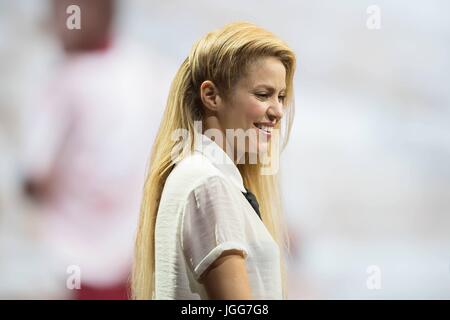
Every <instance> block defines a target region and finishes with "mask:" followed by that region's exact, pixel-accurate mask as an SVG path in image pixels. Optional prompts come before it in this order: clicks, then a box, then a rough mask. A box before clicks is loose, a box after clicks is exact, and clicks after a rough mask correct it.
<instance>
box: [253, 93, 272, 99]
mask: <svg viewBox="0 0 450 320" xmlns="http://www.w3.org/2000/svg"><path fill="white" fill-rule="evenodd" d="M255 96H257V97H258V98H260V99H267V98H268V97H269V94H267V93H255Z"/></svg>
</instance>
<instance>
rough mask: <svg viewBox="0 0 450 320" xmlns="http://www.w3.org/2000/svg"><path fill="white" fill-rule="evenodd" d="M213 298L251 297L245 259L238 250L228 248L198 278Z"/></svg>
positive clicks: (234, 298) (243, 298)
mask: <svg viewBox="0 0 450 320" xmlns="http://www.w3.org/2000/svg"><path fill="white" fill-rule="evenodd" d="M200 282H201V283H203V284H204V286H205V289H206V292H207V293H208V296H209V298H210V299H213V300H248V299H252V294H251V289H250V285H249V281H248V275H247V269H246V265H245V259H244V257H243V256H242V253H241V252H240V251H239V250H228V251H225V252H223V253H222V255H221V256H220V257H219V258H217V260H216V261H214V263H213V264H211V266H210V267H209V268H208V269H207V270H206V271H205V272H204V274H203V276H202V277H201V279H200Z"/></svg>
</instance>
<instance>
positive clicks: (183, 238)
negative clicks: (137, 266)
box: [154, 135, 282, 299]
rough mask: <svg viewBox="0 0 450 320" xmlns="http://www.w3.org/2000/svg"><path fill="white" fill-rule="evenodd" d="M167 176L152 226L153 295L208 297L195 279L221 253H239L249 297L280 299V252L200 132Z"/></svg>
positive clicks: (232, 169)
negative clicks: (243, 263)
mask: <svg viewBox="0 0 450 320" xmlns="http://www.w3.org/2000/svg"><path fill="white" fill-rule="evenodd" d="M199 137H200V139H198V140H197V142H196V144H195V151H194V152H193V153H192V154H191V155H189V156H188V157H186V158H185V159H183V160H182V161H180V162H179V163H178V164H177V165H176V166H175V168H174V169H173V170H172V172H171V173H170V174H169V176H168V178H167V180H166V183H165V186H164V189H163V192H162V196H161V201H160V206H159V209H158V214H157V219H156V229H155V295H154V298H155V299H208V295H207V293H206V291H205V288H204V286H203V285H202V284H201V283H200V282H199V281H198V280H199V278H200V277H201V275H202V273H203V272H204V271H205V270H206V269H207V268H208V267H209V266H210V265H211V264H212V263H213V262H214V261H215V260H216V259H217V258H218V257H219V256H220V255H221V254H222V252H223V251H226V250H230V249H236V250H240V251H241V252H242V253H243V256H244V257H245V261H246V268H247V272H248V277H249V281H250V287H251V290H252V295H253V298H254V299H282V288H281V273H280V251H279V248H278V245H277V243H276V242H275V241H274V240H273V238H272V236H271V235H270V233H269V231H268V230H267V228H266V227H265V225H264V224H263V222H262V221H261V219H260V218H259V217H258V215H257V213H256V212H255V211H254V209H253V208H252V206H251V205H250V203H249V202H248V201H247V199H246V198H245V196H244V195H243V194H242V192H245V191H246V190H245V188H244V184H243V180H242V177H241V174H240V172H239V170H238V168H237V167H236V165H235V164H234V163H233V161H232V160H231V159H230V158H229V157H228V155H227V154H226V153H225V152H224V151H223V150H222V149H221V148H220V147H219V146H218V145H217V144H216V143H215V142H214V141H212V140H210V139H209V138H208V137H206V136H205V135H200V136H199Z"/></svg>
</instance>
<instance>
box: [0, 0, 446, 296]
mask: <svg viewBox="0 0 450 320" xmlns="http://www.w3.org/2000/svg"><path fill="white" fill-rule="evenodd" d="M72 4H77V5H78V6H79V7H80V9H81V12H80V13H81V31H82V32H80V30H70V29H69V28H68V27H67V24H66V23H67V21H68V18H69V17H71V16H72V15H73V14H76V8H75V9H74V8H73V7H72V8H69V9H68V7H69V6H70V5H72ZM449 12H450V4H449V3H448V1H444V0H440V1H427V2H423V1H406V0H398V1H376V3H374V2H371V1H365V0H360V1H345V2H340V3H339V4H338V3H337V2H336V1H331V0H319V1H285V0H279V1H269V0H259V1H256V0H250V1H245V2H243V1H237V0H230V1H226V2H224V1H206V0H205V1H203V0H195V1H191V2H186V1H178V0H174V1H164V2H162V1H145V0H131V1H120V0H117V1H108V0H90V1H89V0H84V1H83V0H76V1H75V0H74V1H66V0H53V1H44V0H42V1H33V0H18V1H10V0H0V298H2V299H15V298H16V299H26V298H30V299H52V298H61V299H95V298H112V299H124V298H126V290H125V288H126V287H125V283H126V281H127V278H128V275H129V270H130V265H131V254H132V245H133V236H134V231H135V227H136V220H137V215H138V211H139V203H140V190H141V186H142V184H143V178H144V173H145V168H146V164H147V158H148V154H149V152H150V148H151V142H152V140H153V137H154V134H155V132H156V130H157V128H158V125H159V119H160V117H161V114H162V111H163V109H164V103H165V99H166V97H167V93H168V90H169V85H170V82H171V80H172V78H173V76H174V74H175V72H176V70H177V69H178V66H179V65H180V64H181V62H182V61H183V59H184V58H185V57H186V55H187V54H188V52H189V50H190V48H191V46H192V44H193V43H194V42H195V41H196V40H198V39H199V38H200V37H202V36H203V35H204V34H205V33H206V32H208V31H210V30H213V29H216V28H219V27H221V26H223V25H224V24H226V23H229V22H232V21H236V20H246V21H250V22H253V23H256V24H258V25H260V26H262V27H265V28H267V29H269V30H271V31H272V32H274V33H275V34H277V35H279V36H280V37H281V38H282V39H284V40H285V41H286V42H287V43H288V44H289V45H290V46H291V47H292V48H293V49H294V51H295V52H296V53H297V57H298V61H299V66H298V70H297V74H296V79H295V81H296V82H295V91H296V116H295V123H294V128H293V132H292V135H291V140H290V143H289V145H288V147H287V148H286V149H285V151H284V153H283V156H282V166H281V176H282V189H283V190H282V191H283V201H284V206H285V211H286V212H285V215H286V218H287V222H288V225H289V228H290V237H291V246H292V248H291V250H292V252H291V256H290V257H289V264H288V271H289V275H288V276H289V299H450V90H449V89H450V88H449V85H450V20H449V19H448V15H449ZM69 21H71V22H73V23H72V24H71V26H72V27H75V28H76V23H74V21H73V20H71V19H69ZM80 281H81V283H79V282H80Z"/></svg>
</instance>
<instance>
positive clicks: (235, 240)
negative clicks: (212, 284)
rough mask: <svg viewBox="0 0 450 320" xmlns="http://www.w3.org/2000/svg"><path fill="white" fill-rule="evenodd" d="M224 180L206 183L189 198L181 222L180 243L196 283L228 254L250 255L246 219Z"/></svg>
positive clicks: (209, 179) (212, 180) (210, 180)
mask: <svg viewBox="0 0 450 320" xmlns="http://www.w3.org/2000/svg"><path fill="white" fill-rule="evenodd" d="M230 188H232V186H230V185H229V184H228V183H227V182H226V181H225V180H224V178H223V177H219V176H214V177H210V178H208V179H206V180H205V181H204V182H203V183H202V184H201V185H200V186H198V187H197V188H195V189H194V190H193V191H192V192H191V193H190V195H189V198H188V201H187V203H186V207H185V208H184V215H183V218H182V228H181V229H182V231H181V237H182V239H181V243H182V248H183V253H184V255H185V258H186V261H187V263H188V265H189V267H190V268H191V270H192V271H193V274H194V277H195V279H196V280H199V279H200V277H201V276H202V274H203V272H204V271H205V270H207V269H208V267H209V266H210V265H211V264H212V263H213V262H214V261H215V260H216V259H217V258H219V257H220V256H221V254H222V253H223V252H224V251H227V250H233V249H234V250H239V251H241V252H242V253H243V256H244V258H246V257H247V255H248V248H247V241H246V234H245V228H246V227H245V219H244V214H245V212H244V211H243V209H242V207H240V206H239V202H238V201H237V200H238V199H235V197H236V195H234V194H233V193H232V191H231V190H230Z"/></svg>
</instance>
